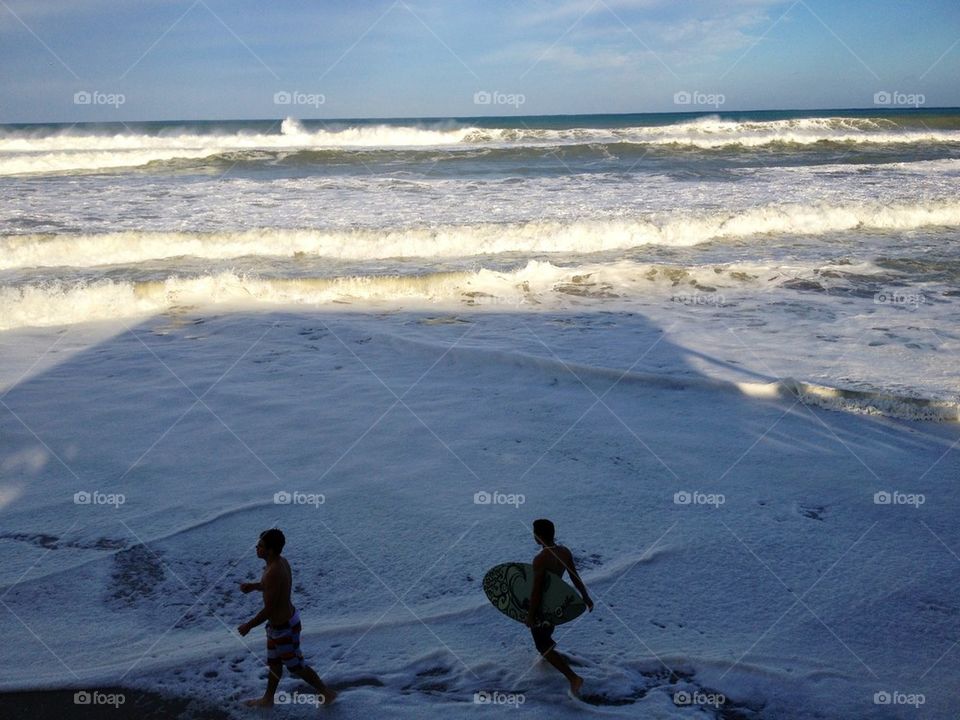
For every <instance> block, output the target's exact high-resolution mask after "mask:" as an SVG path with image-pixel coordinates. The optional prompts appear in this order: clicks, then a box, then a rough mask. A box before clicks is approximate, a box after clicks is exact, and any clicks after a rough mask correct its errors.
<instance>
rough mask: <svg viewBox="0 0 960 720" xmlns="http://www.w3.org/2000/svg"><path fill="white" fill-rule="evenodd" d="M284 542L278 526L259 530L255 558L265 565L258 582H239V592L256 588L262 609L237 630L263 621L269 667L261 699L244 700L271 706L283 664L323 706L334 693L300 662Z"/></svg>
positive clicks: (297, 624) (247, 629)
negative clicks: (259, 593) (265, 689)
mask: <svg viewBox="0 0 960 720" xmlns="http://www.w3.org/2000/svg"><path fill="white" fill-rule="evenodd" d="M285 543H286V538H284V536H283V533H282V532H281V531H280V530H279V529H278V528H271V529H270V530H264V531H263V532H262V533H260V541H259V542H258V543H257V557H258V558H261V559H262V560H265V561H266V563H267V566H266V567H265V568H264V570H263V576H262V577H261V578H260V582H256V583H240V590H241V592H244V593H248V592H253V591H254V590H260V591H261V592H262V593H263V608H262V609H261V610H260V612H258V613H257V614H256V616H255V617H254V618H253V619H252V620H250V622H245V623H243V624H242V625H240V626H239V627H238V628H237V632H239V633H240V634H241V635H246V634H247V633H248V632H250V630H251V629H252V628H255V627H257V625H259V624H261V623H262V622H263V621H264V620H266V622H267V667H269V668H270V673H269V676H268V678H267V691H266V693H265V694H264V696H263V697H262V698H255V699H253V700H248V701H247V705H251V706H254V707H273V696H274V695H275V694H276V692H277V685H279V684H280V676H281V675H282V674H283V668H284V667H286V668H287V670H289V671H290V673H291V674H292V675H296V676H297V677H298V678H300V679H302V680H305V681H306V682H308V683H310V685H312V686H313V688H314V689H315V690H316V691H317V700H318V701H319V702H320V703H321V704H323V705H329V704H330V703H332V702H333V699H334V698H335V697H336V696H337V693H336V692H334V691H333V690H331V689H330V688H329V687H327V686H326V685H324V684H323V681H322V680H321V679H320V676H319V675H317V673H316V672H315V671H314V670H313V668H311V667H309V666H308V665H305V664H304V662H303V653H302V652H300V613H299V612H298V611H297V609H296V608H295V607H294V606H293V603H292V602H290V588H291V587H292V586H293V576H292V574H291V572H290V563H288V562H287V559H286V558H284V557H281V556H280V553H281V552H282V551H283V546H284V544H285Z"/></svg>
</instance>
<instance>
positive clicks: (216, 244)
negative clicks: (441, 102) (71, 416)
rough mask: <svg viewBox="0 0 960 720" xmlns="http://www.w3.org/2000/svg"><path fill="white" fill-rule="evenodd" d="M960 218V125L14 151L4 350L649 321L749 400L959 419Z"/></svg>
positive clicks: (481, 130) (341, 130)
mask: <svg viewBox="0 0 960 720" xmlns="http://www.w3.org/2000/svg"><path fill="white" fill-rule="evenodd" d="M958 190H960V111H957V110H916V111H913V110H898V111H820V112H812V111H811V112H749V113H722V114H714V115H696V114H657V115H652V114H651V115H639V114H638V115H581V116H558V117H515V116H514V117H485V118H451V119H388V120H380V119H378V120H335V121H334V120H330V121H327V120H298V119H294V118H286V119H276V120H259V121H230V122H221V121H217V122H150V123H110V124H83V125H6V126H2V127H0V330H11V329H16V328H25V327H30V326H40V327H48V326H49V327H51V328H53V327H59V326H64V325H70V324H74V323H83V322H88V321H98V320H107V319H113V318H118V317H120V318H129V319H131V320H133V319H136V318H137V317H139V316H145V315H151V314H159V313H164V312H169V311H171V310H176V309H177V308H183V307H208V306H214V305H218V306H222V307H224V308H230V307H235V306H238V305H243V306H246V307H250V306H254V307H263V308H265V309H266V308H275V307H277V306H291V305H292V306H300V307H302V308H304V309H321V308H322V309H337V308H343V307H346V306H350V307H352V308H354V309H369V308H377V309H383V308H388V309H411V310H418V309H420V310H422V309H424V308H426V309H431V308H439V307H443V308H444V309H446V310H450V309H453V310H454V311H457V312H483V311H488V310H495V311H497V312H512V311H517V310H519V311H524V312H526V311H533V312H558V313H571V312H574V313H579V312H591V313H592V312H604V311H610V312H633V313H640V314H643V315H646V316H648V317H649V318H650V319H651V320H652V321H653V322H654V323H656V324H658V325H660V326H661V327H663V328H667V329H669V332H670V333H671V334H672V335H674V336H675V337H677V338H678V339H680V340H683V341H684V342H685V343H686V344H688V345H692V346H695V347H697V348H699V349H701V350H704V351H707V350H709V351H710V352H713V353H717V354H720V355H724V356H726V357H727V358H728V359H729V360H730V362H729V363H727V364H725V365H724V366H723V367H718V366H717V364H716V363H713V364H705V365H704V366H703V367H701V368H699V370H700V371H701V372H705V373H707V374H711V375H717V376H722V377H723V378H724V379H727V380H744V379H750V380H756V379H762V380H778V379H783V378H795V379H798V380H800V381H805V382H815V383H818V384H822V385H826V386H829V387H831V388H841V389H853V390H859V391H865V392H872V393H885V394H890V395H893V396H896V397H899V398H913V399H919V400H921V401H926V400H935V401H941V402H948V403H953V402H956V400H957V397H958V393H960V382H958V380H957V377H956V373H955V357H956V352H957V350H958V348H960V334H958V328H960V312H958V301H960V283H958V280H960V243H958V240H960V194H958ZM734 357H735V358H736V361H734V359H733V358H734ZM669 370H670V369H669V368H666V369H665V371H666V372H669Z"/></svg>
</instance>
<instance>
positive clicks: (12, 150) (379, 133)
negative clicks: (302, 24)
mask: <svg viewBox="0 0 960 720" xmlns="http://www.w3.org/2000/svg"><path fill="white" fill-rule="evenodd" d="M620 142H622V143H637V144H653V145H681V146H689V147H699V148H707V149H708V148H720V147H727V146H741V147H761V146H766V145H771V144H776V143H790V144H799V145H811V144H815V143H822V142H831V143H858V144H922V143H960V131H957V130H908V129H903V128H899V127H898V126H896V125H895V124H893V123H892V122H890V121H883V120H871V119H868V118H837V117H833V118H802V119H794V120H773V121H749V122H736V121H732V120H721V119H719V118H716V117H706V118H699V119H697V120H691V121H686V122H680V123H675V124H672V125H657V126H636V127H624V128H570V129H538V128H478V127H455V126H442V125H437V126H432V127H431V126H417V125H387V124H371V125H366V124H365V125H353V126H348V127H337V126H330V127H322V128H319V129H307V128H305V127H304V125H303V124H302V123H301V122H299V121H297V120H294V119H293V118H287V119H286V120H284V121H283V122H282V123H281V124H280V127H279V131H273V132H249V131H238V132H232V133H224V132H222V133H219V134H214V133H206V134H205V133H197V132H189V131H185V130H182V129H181V130H180V131H179V132H177V131H174V130H168V131H165V132H161V133H159V134H154V135H147V134H139V133H134V132H124V133H115V134H105V133H99V134H97V133H80V132H62V133H56V134H49V135H39V134H37V133H35V132H33V133H30V132H24V131H8V132H3V133H0V175H12V174H23V173H36V172H64V171H70V170H92V169H99V168H111V167H131V166H135V165H137V164H145V163H147V162H151V161H152V160H159V159H174V158H185V159H192V158H201V157H208V156H211V155H216V154H218V153H222V152H232V151H246V150H292V151H295V150H304V149H336V148H416V147H438V146H442V147H446V148H448V149H455V148H458V147H459V148H468V147H473V146H477V145H485V146H489V145H491V144H495V145H500V146H505V147H518V146H526V145H530V146H537V145H547V146H550V145H558V144H559V145H576V144H583V143H620Z"/></svg>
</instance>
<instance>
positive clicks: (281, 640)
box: [267, 610, 303, 670]
mask: <svg viewBox="0 0 960 720" xmlns="http://www.w3.org/2000/svg"><path fill="white" fill-rule="evenodd" d="M300 627H301V626H300V611H299V610H294V611H293V615H292V616H291V617H290V619H289V620H288V621H287V622H285V623H283V624H282V625H271V624H270V622H269V621H267V662H268V663H270V662H276V661H277V660H279V661H280V662H282V663H283V665H284V667H285V668H287V669H288V670H295V669H297V668H299V667H300V666H301V665H302V664H303V653H302V652H300Z"/></svg>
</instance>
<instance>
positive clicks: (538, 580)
mask: <svg viewBox="0 0 960 720" xmlns="http://www.w3.org/2000/svg"><path fill="white" fill-rule="evenodd" d="M554 533H555V529H554V526H553V523H552V522H550V521H549V520H534V521H533V539H534V540H536V541H537V545H540V546H541V547H542V548H543V549H542V550H541V551H540V552H539V553H538V554H537V556H536V557H535V558H534V559H533V591H532V592H531V594H530V610H529V612H528V613H527V626H528V627H529V628H530V633H531V634H532V635H533V642H534V644H535V645H536V646H537V650H539V651H540V654H541V655H542V656H543V657H544V659H545V660H546V661H547V662H548V663H550V664H551V665H553V666H554V667H555V668H556V669H557V670H559V671H560V672H561V673H563V676H564V677H565V678H566V679H567V682H569V683H570V692H571V693H573V695H574V697H578V696H579V695H580V688H581V687H582V686H583V678H582V677H580V676H579V675H577V674H576V673H575V672H574V671H573V670H571V669H570V665H569V664H568V663H567V660H566V658H564V657H563V655H561V654H560V653H558V652H557V651H556V649H555V648H556V644H555V643H554V642H553V625H551V624H550V623H549V622H547V621H545V620H542V619H540V618H538V617H537V616H538V614H539V612H540V603H541V601H542V600H543V580H544V577H545V574H546V573H547V572H552V573H555V574H556V575H557V576H559V577H561V578H562V577H563V573H564V572H568V573H570V581H571V582H572V583H573V585H574V587H576V588H577V592H579V593H580V597H582V598H583V602H584V603H586V606H587V609H588V610H589V611H590V612H593V600H591V599H590V595H588V594H587V588H586V586H585V585H584V584H583V581H582V580H581V579H580V576H579V575H578V574H577V568H576V566H575V565H574V563H573V554H572V553H571V552H570V550H568V549H567V548H565V547H564V546H563V545H557V544H556V543H555V542H554V539H553V536H554Z"/></svg>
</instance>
